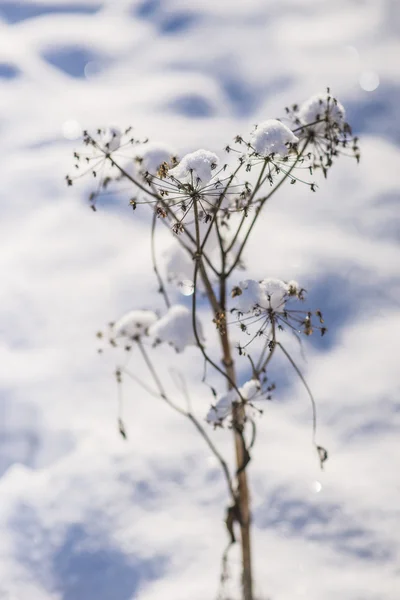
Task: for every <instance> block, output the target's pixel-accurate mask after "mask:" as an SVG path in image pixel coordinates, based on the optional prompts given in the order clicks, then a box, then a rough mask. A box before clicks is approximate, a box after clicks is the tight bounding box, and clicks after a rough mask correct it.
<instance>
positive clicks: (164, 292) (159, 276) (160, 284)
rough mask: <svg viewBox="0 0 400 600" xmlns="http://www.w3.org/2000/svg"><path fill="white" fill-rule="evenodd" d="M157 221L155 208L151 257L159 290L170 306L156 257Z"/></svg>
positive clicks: (167, 305)
mask: <svg viewBox="0 0 400 600" xmlns="http://www.w3.org/2000/svg"><path fill="white" fill-rule="evenodd" d="M156 223H157V211H155V210H154V211H153V219H152V223H151V259H152V262H153V270H154V273H155V274H156V277H157V281H158V285H159V290H160V292H161V293H162V295H163V297H164V301H165V304H166V307H167V308H170V306H171V302H170V301H169V298H168V293H167V290H166V288H165V285H164V281H163V279H162V277H161V274H160V271H159V270H158V267H157V257H156V248H155V232H156Z"/></svg>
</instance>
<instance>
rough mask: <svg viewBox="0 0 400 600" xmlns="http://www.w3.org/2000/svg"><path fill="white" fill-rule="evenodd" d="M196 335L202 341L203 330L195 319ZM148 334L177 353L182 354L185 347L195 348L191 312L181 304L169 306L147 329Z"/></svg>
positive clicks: (195, 342)
mask: <svg viewBox="0 0 400 600" xmlns="http://www.w3.org/2000/svg"><path fill="white" fill-rule="evenodd" d="M196 325H197V333H198V335H199V338H200V341H201V342H203V341H204V336H203V329H202V326H201V323H200V321H199V319H198V318H196ZM149 334H150V335H151V336H153V337H154V338H155V339H156V340H157V341H159V342H166V343H167V344H170V345H171V346H173V347H174V348H175V350H176V351H177V352H183V350H184V349H185V348H186V346H196V345H197V341H196V337H195V335H194V331H193V325H192V311H191V310H189V309H188V308H186V306H183V305H181V304H175V305H174V306H171V307H170V308H169V309H168V311H167V313H166V314H165V315H164V316H163V317H161V319H159V320H158V321H157V322H156V323H154V325H152V326H151V327H150V329H149Z"/></svg>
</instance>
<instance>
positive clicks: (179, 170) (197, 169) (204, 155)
mask: <svg viewBox="0 0 400 600" xmlns="http://www.w3.org/2000/svg"><path fill="white" fill-rule="evenodd" d="M218 162H219V159H218V156H217V155H216V154H214V152H209V151H208V150H196V151H195V152H191V153H190V154H186V155H185V156H184V157H183V158H182V160H181V161H180V163H179V164H178V165H177V166H176V167H174V168H173V169H171V170H170V171H169V175H171V176H172V177H175V178H176V179H179V180H180V181H185V182H188V183H191V181H192V180H193V184H194V185H197V183H198V180H200V184H201V185H202V186H205V185H207V183H209V182H210V180H211V179H212V177H213V170H214V169H215V168H216V167H217V165H218Z"/></svg>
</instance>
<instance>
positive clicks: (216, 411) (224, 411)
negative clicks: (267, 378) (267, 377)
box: [206, 379, 261, 425]
mask: <svg viewBox="0 0 400 600" xmlns="http://www.w3.org/2000/svg"><path fill="white" fill-rule="evenodd" d="M239 392H240V395H241V396H242V398H243V400H247V401H248V402H251V401H252V400H255V399H258V397H260V396H261V384H260V382H259V381H258V379H250V380H249V381H246V383H244V384H243V385H242V387H240V388H239ZM234 402H240V396H239V395H238V393H237V391H236V390H230V391H229V392H227V393H226V394H223V395H222V396H220V397H219V399H218V401H217V403H216V404H215V405H214V406H212V407H211V408H210V410H209V411H208V413H207V416H206V421H207V422H208V423H211V424H213V425H222V421H224V419H226V417H228V416H229V415H230V414H231V411H232V405H233V404H234Z"/></svg>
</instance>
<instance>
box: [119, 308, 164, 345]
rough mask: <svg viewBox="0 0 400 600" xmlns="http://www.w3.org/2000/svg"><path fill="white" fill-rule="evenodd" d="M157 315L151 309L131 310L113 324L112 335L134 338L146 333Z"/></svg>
mask: <svg viewBox="0 0 400 600" xmlns="http://www.w3.org/2000/svg"><path fill="white" fill-rule="evenodd" d="M157 318H158V317H157V315H156V313H155V312H153V311H152V310H131V311H130V312H128V313H126V314H125V315H124V316H122V317H121V318H120V319H119V320H118V321H117V322H116V323H114V325H113V328H112V329H113V333H114V336H115V337H117V338H119V337H126V338H129V339H134V338H137V337H140V336H141V335H147V333H148V329H149V327H151V325H153V324H154V323H155V322H156V321H157Z"/></svg>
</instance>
